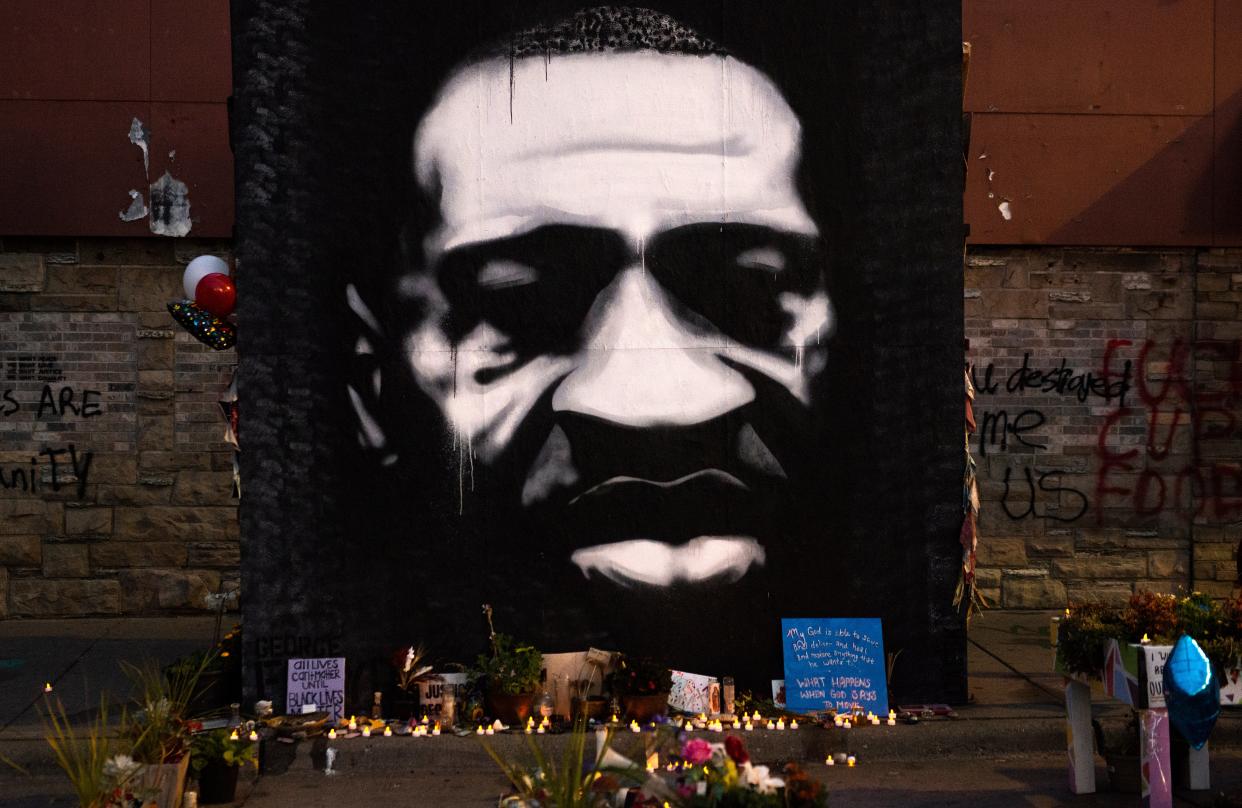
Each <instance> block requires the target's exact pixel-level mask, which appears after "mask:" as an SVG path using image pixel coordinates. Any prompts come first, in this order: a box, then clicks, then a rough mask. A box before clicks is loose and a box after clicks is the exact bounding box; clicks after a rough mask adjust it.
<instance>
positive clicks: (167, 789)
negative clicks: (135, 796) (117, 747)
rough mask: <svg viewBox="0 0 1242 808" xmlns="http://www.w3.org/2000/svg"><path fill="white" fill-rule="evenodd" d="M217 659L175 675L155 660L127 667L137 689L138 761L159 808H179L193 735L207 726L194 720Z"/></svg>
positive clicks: (132, 725) (134, 730)
mask: <svg viewBox="0 0 1242 808" xmlns="http://www.w3.org/2000/svg"><path fill="white" fill-rule="evenodd" d="M212 658H213V657H211V656H208V657H204V658H203V659H201V660H200V661H199V662H198V664H197V665H195V666H193V667H187V668H185V669H179V670H174V671H171V672H169V673H166V672H165V671H163V670H161V669H160V666H159V665H158V664H157V663H156V662H154V661H153V660H148V661H146V662H143V663H142V664H140V665H131V664H130V663H128V662H122V663H121V667H122V668H123V669H124V670H125V673H126V675H127V676H128V677H129V679H130V682H131V683H132V685H133V687H134V695H133V700H134V706H135V712H134V713H133V718H132V720H131V721H130V722H129V729H128V734H129V737H130V739H131V741H132V743H133V752H132V754H133V757H134V760H135V761H137V762H138V763H140V764H143V768H142V770H141V771H140V772H139V774H138V779H139V781H140V782H141V784H142V785H143V786H144V787H148V788H151V789H153V790H155V791H156V792H157V793H158V795H159V796H158V797H157V799H156V800H155V803H156V805H157V806H158V808H178V806H180V805H181V795H182V792H183V791H184V790H185V779H186V775H187V773H188V771H189V765H190V758H189V752H190V736H191V735H192V734H193V733H194V732H196V731H197V730H200V729H202V725H201V724H199V723H198V722H197V721H192V720H191V719H190V718H189V717H188V711H189V705H190V701H191V699H192V698H193V697H194V694H195V693H196V692H197V690H198V682H199V678H200V677H201V676H202V673H203V671H204V670H205V669H206V667H207V665H208V664H210V661H211V659H212Z"/></svg>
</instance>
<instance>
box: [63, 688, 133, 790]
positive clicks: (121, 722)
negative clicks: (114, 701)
mask: <svg viewBox="0 0 1242 808" xmlns="http://www.w3.org/2000/svg"><path fill="white" fill-rule="evenodd" d="M40 713H41V714H42V717H43V738H44V740H45V741H47V745H48V747H49V748H50V749H51V750H52V757H53V758H54V759H55V760H56V765H57V766H58V767H60V770H61V771H63V772H64V773H65V776H66V777H68V778H69V782H70V784H71V785H72V786H73V793H74V796H75V797H76V798H77V801H78V805H79V806H81V808H105V806H111V805H118V804H122V803H123V802H125V801H127V798H128V799H132V797H133V794H132V787H131V781H133V780H134V778H135V776H136V775H137V774H138V772H139V771H140V769H141V765H140V764H138V763H136V762H135V761H134V759H133V758H132V757H131V756H130V755H129V754H128V752H129V751H130V747H131V740H130V739H129V738H127V737H126V735H127V733H126V732H124V731H119V730H123V729H124V728H126V727H127V725H128V717H127V715H126V714H125V712H124V711H122V712H121V714H120V717H119V719H118V720H117V721H116V722H115V723H114V722H113V721H112V720H111V716H110V709H109V705H108V699H107V697H106V696H103V695H101V696H100V698H99V708H98V709H97V710H96V712H95V716H94V717H93V718H92V719H91V721H90V722H89V723H87V724H86V725H84V726H82V725H74V724H73V722H71V721H70V720H69V716H68V714H67V713H66V712H65V705H64V704H63V703H61V701H60V699H59V698H57V697H56V696H46V697H45V699H44V706H43V708H42V709H41V710H40Z"/></svg>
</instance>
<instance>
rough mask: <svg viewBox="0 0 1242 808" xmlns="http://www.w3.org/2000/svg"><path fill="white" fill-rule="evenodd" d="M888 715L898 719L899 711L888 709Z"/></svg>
mask: <svg viewBox="0 0 1242 808" xmlns="http://www.w3.org/2000/svg"><path fill="white" fill-rule="evenodd" d="M888 717H889V718H891V719H892V720H894V721H896V720H897V711H896V710H889V711H888Z"/></svg>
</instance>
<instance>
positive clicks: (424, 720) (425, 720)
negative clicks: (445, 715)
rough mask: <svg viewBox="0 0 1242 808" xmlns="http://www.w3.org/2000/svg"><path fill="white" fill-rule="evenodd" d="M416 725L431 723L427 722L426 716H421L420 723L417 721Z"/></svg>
mask: <svg viewBox="0 0 1242 808" xmlns="http://www.w3.org/2000/svg"><path fill="white" fill-rule="evenodd" d="M418 723H420V724H430V723H431V721H429V720H428V718H427V716H423V720H422V721H419V722H418Z"/></svg>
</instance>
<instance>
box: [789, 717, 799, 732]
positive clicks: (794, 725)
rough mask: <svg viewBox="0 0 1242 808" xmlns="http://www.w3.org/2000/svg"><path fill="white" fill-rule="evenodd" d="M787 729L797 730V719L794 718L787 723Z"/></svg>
mask: <svg viewBox="0 0 1242 808" xmlns="http://www.w3.org/2000/svg"><path fill="white" fill-rule="evenodd" d="M789 728H790V729H797V728H798V719H796V718H795V719H794V720H793V721H790V722H789Z"/></svg>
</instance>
